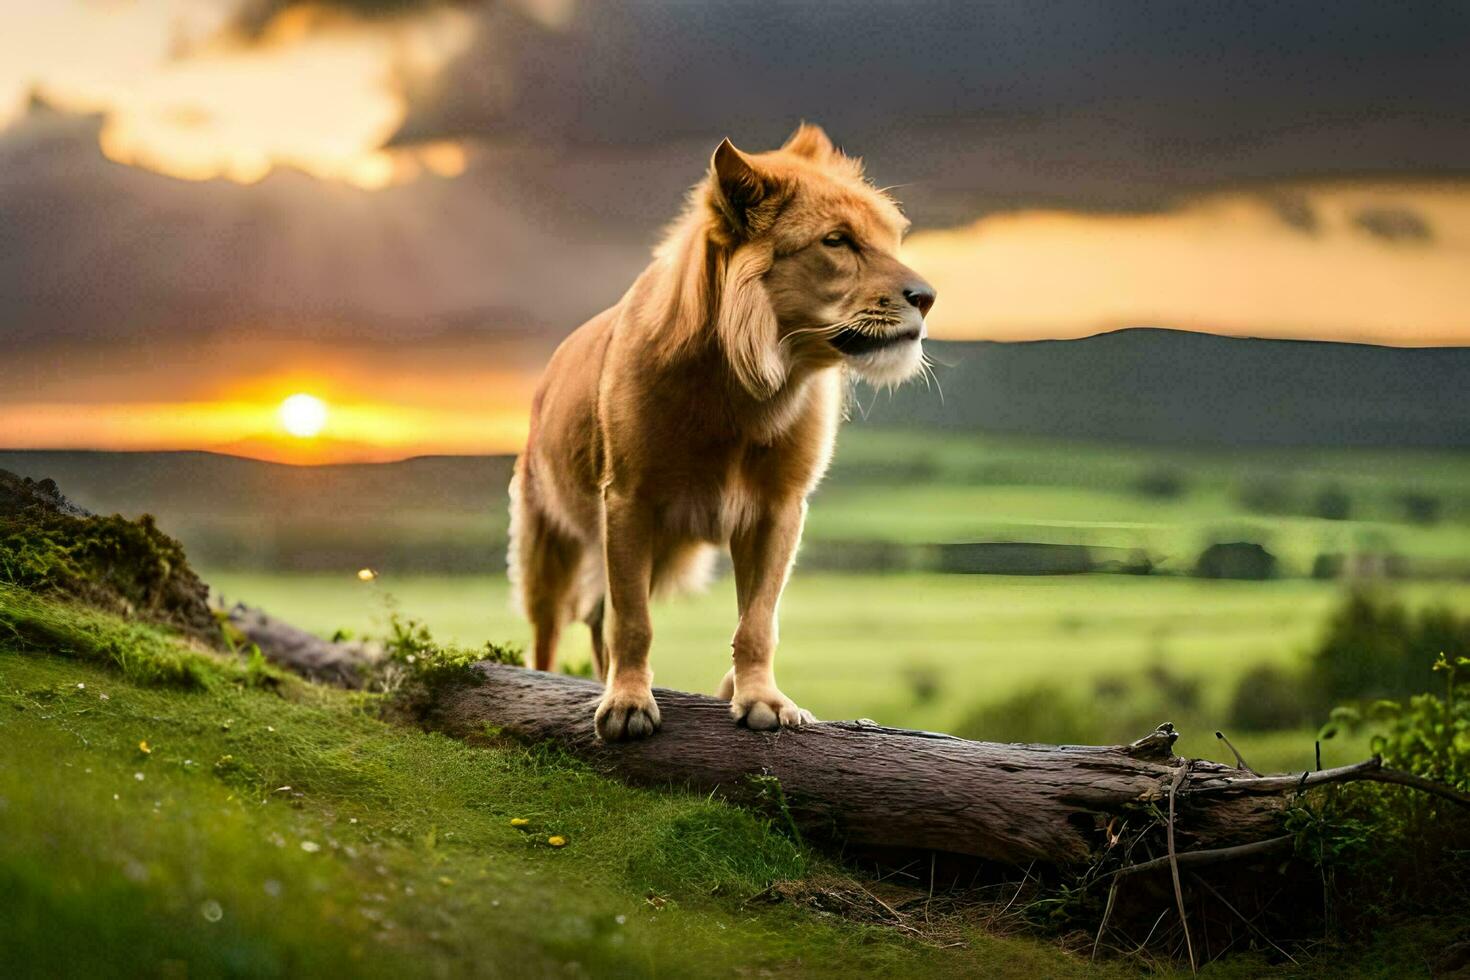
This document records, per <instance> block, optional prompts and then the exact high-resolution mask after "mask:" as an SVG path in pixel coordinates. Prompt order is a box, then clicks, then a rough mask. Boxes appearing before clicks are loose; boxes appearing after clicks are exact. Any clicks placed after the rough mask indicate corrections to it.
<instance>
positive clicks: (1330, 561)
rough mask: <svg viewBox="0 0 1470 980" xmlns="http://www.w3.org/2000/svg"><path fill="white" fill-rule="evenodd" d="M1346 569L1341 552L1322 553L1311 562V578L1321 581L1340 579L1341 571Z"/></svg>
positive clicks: (1345, 560) (1345, 561)
mask: <svg viewBox="0 0 1470 980" xmlns="http://www.w3.org/2000/svg"><path fill="white" fill-rule="evenodd" d="M1346 567H1347V559H1346V558H1344V557H1343V555H1342V553H1341V552H1336V551H1332V552H1328V551H1324V552H1322V553H1320V554H1318V555H1317V557H1316V558H1314V559H1313V560H1312V578H1314V579H1319V580H1322V581H1331V580H1332V579H1338V578H1342V572H1343V569H1344V568H1346Z"/></svg>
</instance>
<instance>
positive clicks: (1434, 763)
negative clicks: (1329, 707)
mask: <svg viewBox="0 0 1470 980" xmlns="http://www.w3.org/2000/svg"><path fill="white" fill-rule="evenodd" d="M1433 670H1434V671H1436V672H1439V673H1440V674H1441V675H1442V676H1443V678H1444V683H1443V688H1442V690H1443V692H1444V693H1443V695H1440V694H1438V693H1419V694H1414V695H1412V696H1410V697H1408V698H1407V699H1403V700H1384V701H1378V702H1376V703H1374V704H1372V705H1371V706H1369V707H1368V708H1366V709H1359V708H1358V707H1352V706H1348V707H1342V708H1338V709H1336V710H1334V711H1333V712H1332V720H1331V721H1330V722H1329V723H1328V724H1327V725H1326V726H1324V728H1323V730H1322V733H1321V737H1322V738H1331V737H1333V735H1334V734H1335V733H1336V731H1337V730H1338V729H1339V728H1349V729H1353V728H1358V727H1361V726H1364V725H1371V726H1373V727H1374V728H1376V729H1377V730H1376V731H1375V732H1374V734H1373V737H1372V743H1371V744H1372V748H1373V751H1374V752H1376V753H1378V754H1380V755H1382V757H1383V761H1384V764H1385V765H1387V766H1388V767H1390V768H1392V769H1398V770H1402V771H1405V772H1409V773H1412V774H1414V775H1416V776H1420V777H1423V778H1425V779H1431V780H1434V781H1436V782H1439V783H1443V784H1445V785H1448V786H1451V787H1453V788H1455V789H1458V790H1460V791H1461V792H1465V791H1470V683H1467V681H1470V677H1467V674H1470V658H1466V657H1461V656H1455V657H1440V658H1437V659H1436V661H1435V662H1434V665H1433ZM1288 827H1289V828H1291V829H1294V830H1295V831H1296V832H1297V833H1298V848H1297V852H1298V854H1301V855H1303V856H1304V857H1307V858H1309V859H1312V860H1315V861H1317V863H1319V864H1321V865H1322V866H1323V883H1324V886H1327V885H1329V884H1330V885H1331V891H1332V893H1333V894H1332V895H1331V896H1330V900H1331V901H1332V902H1333V903H1334V905H1335V906H1336V907H1337V908H1338V909H1339V910H1340V911H1339V915H1340V916H1341V917H1342V918H1343V919H1345V920H1348V919H1356V920H1358V921H1357V922H1351V921H1349V922H1348V923H1347V924H1349V925H1358V926H1359V927H1360V931H1366V928H1371V927H1373V926H1374V925H1375V920H1378V919H1381V917H1382V916H1383V914H1384V913H1392V914H1394V915H1399V916H1403V915H1406V914H1412V913H1427V914H1430V915H1437V916H1441V917H1446V918H1448V919H1450V920H1452V921H1459V922H1461V923H1463V921H1464V918H1463V916H1464V899H1463V896H1464V895H1466V894H1470V810H1466V809H1465V808H1464V807H1461V806H1456V805H1454V804H1448V803H1446V802H1445V801H1443V800H1441V799H1439V798H1438V797H1435V796H1431V795H1429V794H1427V793H1422V792H1418V791H1415V790H1409V789H1405V788H1403V787H1400V786H1384V785H1381V784H1375V783H1355V784H1351V785H1348V786H1345V787H1342V788H1341V789H1340V790H1336V791H1331V790H1330V791H1328V793H1327V795H1326V799H1325V800H1324V801H1323V803H1322V805H1321V806H1320V807H1317V808H1314V809H1309V808H1307V807H1301V808H1298V812H1296V813H1294V814H1292V815H1290V818H1289V821H1288ZM1303 845H1305V846H1303ZM1457 895H1458V896H1462V897H1460V898H1456V897H1455V896H1457ZM1364 927H1366V928H1364Z"/></svg>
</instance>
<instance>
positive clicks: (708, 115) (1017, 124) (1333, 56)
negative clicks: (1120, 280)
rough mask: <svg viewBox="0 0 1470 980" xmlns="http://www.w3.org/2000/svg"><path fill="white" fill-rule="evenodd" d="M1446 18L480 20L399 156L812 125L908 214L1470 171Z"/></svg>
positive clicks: (882, 12)
mask: <svg viewBox="0 0 1470 980" xmlns="http://www.w3.org/2000/svg"><path fill="white" fill-rule="evenodd" d="M1467 40H1470V7H1467V6H1465V5H1461V4H1448V3H1446V4H1425V3H1404V4H1382V3H1377V2H1361V0H1360V2H1337V3H1292V4H1265V3H1238V2H1218V3H1208V4H1181V3H1174V2H1160V3H1112V4H1099V3H1096V2H1093V0H1069V2H1060V3H1047V4H1018V3H1014V2H1009V0H1007V2H992V3H946V2H927V3H911V2H900V0H848V2H840V3H822V4H813V3H750V2H732V3H721V4H689V3H686V4H668V3H664V2H654V0H625V2H616V3H614V2H601V3H582V4H580V5H579V6H578V7H577V13H576V15H575V16H574V17H573V18H572V20H571V21H570V23H569V24H568V25H566V26H565V27H563V28H548V27H545V26H543V25H541V24H539V23H537V22H536V21H534V20H532V19H530V18H528V17H526V16H524V15H523V14H521V13H520V12H519V11H518V9H517V8H516V7H514V6H507V5H501V6H496V7H492V8H489V9H488V10H487V11H486V12H485V13H484V14H483V16H482V21H481V28H480V31H479V40H478V42H477V44H476V45H475V46H474V47H473V48H472V49H471V50H470V51H469V52H467V53H466V54H465V55H464V56H463V57H462V58H460V59H459V61H458V63H456V64H455V65H454V66H452V68H451V69H450V70H449V71H448V72H447V73H445V74H444V75H442V76H441V77H440V78H439V79H438V80H437V82H436V83H435V84H434V86H433V89H432V90H431V91H425V92H420V93H418V94H417V97H416V99H415V105H414V109H413V112H412V113H411V115H410V117H409V119H408V120H407V121H406V122H405V124H404V126H403V128H402V130H401V132H400V133H399V134H398V137H397V139H398V140H399V141H401V142H410V141H414V140H419V139H429V138H437V137H441V136H446V135H451V136H464V135H476V136H482V137H486V138H490V139H497V140H531V141H535V142H537V143H543V144H545V143H558V144H563V145H568V146H588V145H595V146H599V147H605V146H608V145H623V146H628V147H645V148H646V147H648V146H650V145H656V144H659V143H663V142H667V141H671V140H678V139H683V138H689V137H700V138H703V139H705V140H710V139H718V138H719V137H720V136H722V135H725V134H731V135H733V136H735V137H736V139H737V142H742V141H743V142H745V143H747V144H749V145H752V146H755V147H759V146H768V145H772V144H774V143H775V142H777V141H779V139H780V138H781V137H782V136H783V135H784V134H785V133H786V132H787V131H789V129H790V128H791V127H792V125H793V124H794V123H795V122H796V121H797V120H799V119H802V118H811V119H816V120H818V121H820V122H821V123H823V124H824V125H825V126H826V127H827V128H828V130H829V131H830V132H832V133H833V134H834V136H835V137H837V138H838V139H839V141H841V142H843V143H844V144H846V145H847V146H848V147H849V148H850V149H852V150H854V151H856V152H859V153H861V154H863V155H865V156H868V157H871V158H873V159H875V160H876V161H878V162H880V163H881V164H882V166H881V167H880V168H879V169H880V176H881V177H882V178H883V179H894V180H902V181H910V182H914V183H916V184H918V185H920V189H919V191H918V193H917V194H910V195H909V197H910V198H913V199H914V200H913V201H912V206H913V207H914V208H916V209H917V210H918V211H919V212H920V217H921V218H930V219H936V220H944V219H946V218H950V217H952V216H953V215H954V214H955V213H956V212H957V211H958V212H964V211H969V212H971V213H970V215H969V216H973V212H974V210H975V209H976V208H977V207H979V208H984V207H986V206H987V205H997V206H1005V205H1007V204H1013V203H1053V202H1058V203H1072V204H1075V205H1081V206H1087V207H1102V208H1112V207H1146V206H1152V205H1156V204H1157V203H1158V202H1159V200H1160V199H1161V195H1164V194H1167V193H1169V192H1170V191H1172V190H1176V189H1178V188H1180V187H1185V188H1188V187H1192V186H1199V185H1207V184H1211V183H1217V182H1220V181H1225V180H1239V179H1244V178H1248V177H1260V176H1290V175H1296V174H1299V173H1303V172H1312V173H1319V172H1339V173H1340V172H1347V171H1353V172H1360V171H1402V170H1409V171H1424V170H1443V169H1456V168H1463V167H1464V166H1465V163H1464V161H1465V160H1467V159H1470V156H1467V153H1470V104H1467V103H1466V102H1465V101H1464V99H1463V97H1462V93H1463V92H1464V91H1465V89H1466V87H1467V85H1470V61H1467V59H1465V58H1464V56H1463V52H1464V50H1465V44H1466V42H1467Z"/></svg>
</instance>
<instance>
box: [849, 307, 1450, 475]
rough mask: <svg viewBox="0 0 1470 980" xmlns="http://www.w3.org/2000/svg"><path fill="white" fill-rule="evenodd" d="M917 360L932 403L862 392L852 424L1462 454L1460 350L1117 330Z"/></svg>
mask: <svg viewBox="0 0 1470 980" xmlns="http://www.w3.org/2000/svg"><path fill="white" fill-rule="evenodd" d="M928 348H929V354H930V357H931V358H932V359H933V360H934V362H935V372H936V374H937V375H938V378H939V383H940V385H941V386H942V387H943V390H944V397H943V400H942V401H941V399H940V396H939V394H938V392H937V391H932V390H928V389H926V388H925V386H924V385H923V384H921V383H920V384H910V385H907V386H905V387H904V388H902V389H900V390H899V391H896V392H894V393H893V394H892V395H891V396H889V395H887V394H883V393H879V394H878V395H876V396H875V395H874V394H873V393H872V392H871V391H863V392H862V394H861V401H862V405H863V408H864V409H865V410H866V413H867V414H866V419H865V422H866V424H869V425H879V426H902V427H908V426H921V427H924V428H927V429H948V430H981V431H985V432H991V433H1007V434H1018V435H1031V436H1064V437H1067V438H1074V439H1104V440H1109V441H1121V442H1141V443H1154V444H1174V445H1201V446H1322V447H1331V446H1337V447H1354V446H1359V447H1366V446H1374V447H1404V448H1408V447H1417V448H1454V449H1465V448H1470V347H1453V348H1443V347H1441V348H1417V349H1404V348H1394V347H1373V346H1368V345H1360V344H1337V343H1316V342H1310V341H1289V340H1255V339H1246V338H1232V337H1216V336H1212V335H1209V334H1198V333H1186V332H1181V331H1174V330H1122V331H1118V332H1116V333H1107V334H1100V335H1098V336H1096V337H1089V338H1086V339H1084V340H1067V341H1034V342H1030V343H991V342H983V341H981V342H967V343H942V342H934V343H931V344H929V345H928ZM870 403H871V407H869V406H870Z"/></svg>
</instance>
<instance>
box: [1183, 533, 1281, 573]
mask: <svg viewBox="0 0 1470 980" xmlns="http://www.w3.org/2000/svg"><path fill="white" fill-rule="evenodd" d="M1194 574H1195V575H1197V576H1198V577H1200V578H1225V579H1248V580H1253V581H1261V580H1265V579H1269V578H1275V577H1276V556H1275V555H1273V554H1271V552H1269V551H1267V550H1266V549H1265V548H1264V547H1262V546H1261V545H1259V544H1256V543H1255V542H1252V541H1223V542H1219V543H1217V544H1212V545H1210V546H1209V547H1208V548H1206V549H1205V550H1204V551H1202V552H1200V556H1199V559H1198V560H1197V561H1196V562H1195V563H1194Z"/></svg>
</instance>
